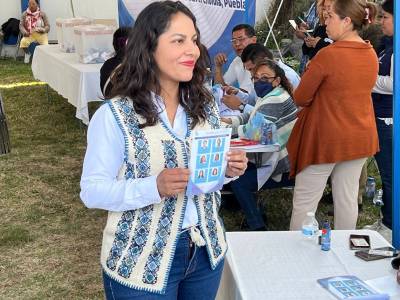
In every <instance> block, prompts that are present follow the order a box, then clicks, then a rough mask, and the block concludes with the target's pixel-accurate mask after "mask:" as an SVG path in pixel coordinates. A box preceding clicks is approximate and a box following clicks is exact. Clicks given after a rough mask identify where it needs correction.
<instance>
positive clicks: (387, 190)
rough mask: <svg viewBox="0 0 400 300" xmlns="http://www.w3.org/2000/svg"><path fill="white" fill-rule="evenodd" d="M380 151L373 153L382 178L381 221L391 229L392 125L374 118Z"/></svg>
mask: <svg viewBox="0 0 400 300" xmlns="http://www.w3.org/2000/svg"><path fill="white" fill-rule="evenodd" d="M376 127H377V129H378V137H379V148H380V152H378V153H377V154H375V159H376V162H377V164H378V168H379V173H380V175H381V180H382V190H383V196H382V200H383V203H384V206H383V207H382V215H383V219H382V222H383V224H385V226H387V227H388V228H390V229H392V171H393V170H392V155H393V140H392V139H393V125H386V124H385V121H382V120H379V119H378V118H376Z"/></svg>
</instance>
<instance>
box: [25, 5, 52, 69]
mask: <svg viewBox="0 0 400 300" xmlns="http://www.w3.org/2000/svg"><path fill="white" fill-rule="evenodd" d="M19 30H20V31H21V34H22V36H23V38H22V39H21V43H20V48H22V49H24V52H25V57H24V63H26V64H27V63H29V60H30V58H31V54H30V53H29V50H28V47H29V45H30V44H32V43H33V42H36V43H38V44H40V45H47V44H48V36H47V33H48V32H49V30H50V25H49V20H48V19H47V16H46V14H45V13H44V12H43V11H41V10H40V8H39V0H29V3H28V8H27V9H26V11H24V13H23V14H22V17H21V21H20V23H19Z"/></svg>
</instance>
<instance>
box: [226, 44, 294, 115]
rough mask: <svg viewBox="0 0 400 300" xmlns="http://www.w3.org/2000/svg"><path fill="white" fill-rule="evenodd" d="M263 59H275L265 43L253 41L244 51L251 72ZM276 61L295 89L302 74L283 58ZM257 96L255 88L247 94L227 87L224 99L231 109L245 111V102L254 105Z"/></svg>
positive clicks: (244, 57) (245, 62)
mask: <svg viewBox="0 0 400 300" xmlns="http://www.w3.org/2000/svg"><path fill="white" fill-rule="evenodd" d="M261 59H270V60H274V57H273V55H272V53H271V51H269V50H268V48H267V47H265V46H264V45H261V44H259V43H253V44H250V45H248V46H247V47H246V48H244V49H243V51H242V55H241V60H242V62H243V65H244V67H245V68H246V70H248V71H250V72H252V70H253V69H254V66H255V62H256V61H257V60H261ZM276 63H277V65H278V66H279V67H280V68H281V69H282V70H283V71H284V73H285V76H286V78H287V79H288V80H289V82H290V83H291V85H292V86H293V87H294V89H295V88H296V87H297V86H298V85H299V83H300V76H299V75H298V74H297V73H296V71H295V70H293V69H292V68H291V67H289V66H288V65H285V64H284V63H283V62H282V61H281V60H276ZM235 96H237V97H235ZM256 98H257V97H256V95H255V91H254V89H252V90H251V91H250V93H248V94H246V93H243V92H241V91H240V90H238V89H235V88H226V95H225V97H224V98H223V100H222V101H223V102H224V103H225V105H226V106H228V107H229V108H230V109H233V110H235V109H239V110H242V111H243V110H244V109H245V106H246V105H245V104H250V105H254V103H255V101H256Z"/></svg>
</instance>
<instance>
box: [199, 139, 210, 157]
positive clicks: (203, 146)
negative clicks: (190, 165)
mask: <svg viewBox="0 0 400 300" xmlns="http://www.w3.org/2000/svg"><path fill="white" fill-rule="evenodd" d="M211 142H212V140H209V139H208V138H204V139H198V141H197V149H198V153H199V154H204V153H210V151H211Z"/></svg>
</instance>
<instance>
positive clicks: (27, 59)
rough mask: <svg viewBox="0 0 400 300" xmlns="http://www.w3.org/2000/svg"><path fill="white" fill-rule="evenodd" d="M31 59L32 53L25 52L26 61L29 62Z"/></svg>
mask: <svg viewBox="0 0 400 300" xmlns="http://www.w3.org/2000/svg"><path fill="white" fill-rule="evenodd" d="M30 60H31V55H30V54H29V53H25V56H24V63H26V64H29V62H30Z"/></svg>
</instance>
